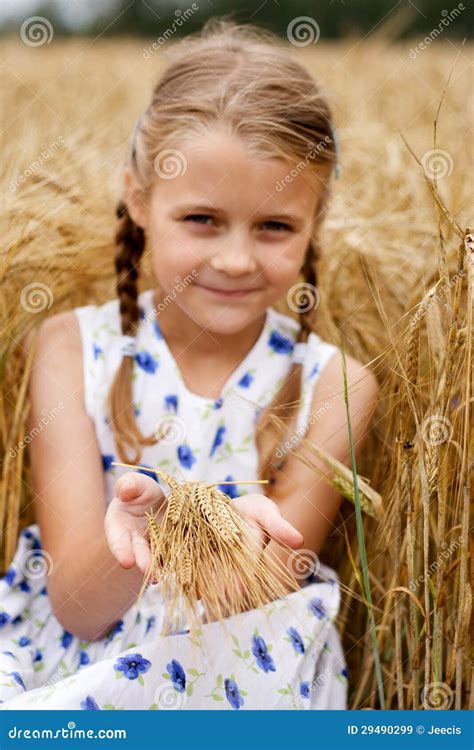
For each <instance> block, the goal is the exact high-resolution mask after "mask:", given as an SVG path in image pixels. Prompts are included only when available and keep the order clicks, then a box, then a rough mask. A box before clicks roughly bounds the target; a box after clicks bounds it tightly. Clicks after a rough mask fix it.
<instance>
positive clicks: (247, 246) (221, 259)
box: [209, 235, 257, 276]
mask: <svg viewBox="0 0 474 750" xmlns="http://www.w3.org/2000/svg"><path fill="white" fill-rule="evenodd" d="M209 266H210V267H211V268H212V269H213V270H214V271H221V272H222V273H226V274H227V275H228V276H243V275H244V274H248V273H252V272H254V271H255V270H256V269H257V261H256V258H255V255H254V250H253V245H252V241H251V240H250V239H249V238H248V237H247V236H240V237H239V236H236V235H234V236H229V237H228V238H227V239H225V240H224V241H223V242H222V244H221V245H220V247H219V250H218V251H217V252H215V253H214V254H213V256H212V258H211V259H210V261H209Z"/></svg>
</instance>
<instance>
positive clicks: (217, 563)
mask: <svg viewBox="0 0 474 750" xmlns="http://www.w3.org/2000/svg"><path fill="white" fill-rule="evenodd" d="M114 465H115V466H123V465H124V464H120V463H118V462H117V463H116V462H114ZM129 468H136V469H140V468H141V467H140V466H136V467H131V466H129ZM148 471H149V469H148ZM153 471H154V472H155V474H156V476H157V478H158V479H159V480H161V481H163V482H164V483H165V484H166V485H167V486H168V488H169V492H168V495H167V497H166V499H165V500H164V501H163V503H164V504H166V507H165V511H164V516H163V520H162V521H161V522H158V521H157V516H158V515H159V513H160V510H161V508H158V510H157V511H155V512H153V511H152V510H150V512H149V513H147V514H146V517H147V519H148V526H147V529H146V532H145V536H146V537H147V538H148V540H149V544H150V550H151V562H150V565H149V567H148V570H147V572H146V575H145V577H144V581H143V585H142V588H141V591H140V593H139V600H140V599H141V597H142V596H143V593H144V591H145V589H146V587H147V586H148V584H149V583H150V582H153V583H159V584H160V587H161V595H162V597H163V600H164V602H165V607H166V613H165V617H164V628H163V634H165V635H166V634H167V633H169V632H175V630H176V628H177V627H179V626H180V623H181V622H182V619H181V618H182V617H183V616H184V617H185V618H186V619H187V620H188V621H190V623H191V625H192V626H193V627H198V626H199V625H200V624H202V622H203V619H204V622H212V621H214V620H222V619H224V618H226V617H229V616H231V615H234V614H237V613H238V612H245V611H247V610H250V609H256V608H259V607H262V606H263V605H265V604H268V603H269V602H271V601H274V600H275V599H278V598H280V597H282V596H285V594H287V593H288V592H290V591H297V590H298V588H299V584H298V582H297V581H296V580H295V579H294V578H293V576H292V575H291V574H290V572H289V570H288V569H287V568H286V567H285V565H283V563H282V562H281V561H280V560H279V558H278V557H277V556H276V555H275V554H269V551H268V550H265V549H264V548H261V546H260V543H259V542H258V540H257V538H256V537H254V536H253V535H252V532H251V529H250V527H249V526H248V524H247V523H246V522H245V521H244V519H243V517H242V516H241V515H240V513H239V512H238V510H237V508H236V506H235V503H233V502H232V500H231V499H230V498H229V496H228V495H226V494H225V493H224V492H222V491H221V490H220V489H219V487H218V486H217V484H208V483H206V482H200V481H187V482H186V481H184V482H180V481H179V480H178V479H176V478H175V477H174V476H172V475H171V474H168V473H167V472H165V471H162V470H161V469H153ZM240 483H242V482H240ZM254 483H261V482H259V481H258V480H257V482H250V484H254ZM228 484H237V482H228ZM308 572H309V571H308ZM199 603H201V606H202V607H203V612H201V611H200V610H199ZM183 605H184V606H183Z"/></svg>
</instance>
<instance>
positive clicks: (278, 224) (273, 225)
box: [262, 221, 291, 232]
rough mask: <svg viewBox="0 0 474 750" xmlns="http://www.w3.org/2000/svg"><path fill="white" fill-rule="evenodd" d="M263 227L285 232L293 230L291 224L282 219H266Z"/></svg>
mask: <svg viewBox="0 0 474 750" xmlns="http://www.w3.org/2000/svg"><path fill="white" fill-rule="evenodd" d="M262 228H263V229H269V230H270V231H271V232H284V231H289V232H290V231H291V227H290V225H289V224H285V223H284V222H282V221H265V222H264V223H263V224H262Z"/></svg>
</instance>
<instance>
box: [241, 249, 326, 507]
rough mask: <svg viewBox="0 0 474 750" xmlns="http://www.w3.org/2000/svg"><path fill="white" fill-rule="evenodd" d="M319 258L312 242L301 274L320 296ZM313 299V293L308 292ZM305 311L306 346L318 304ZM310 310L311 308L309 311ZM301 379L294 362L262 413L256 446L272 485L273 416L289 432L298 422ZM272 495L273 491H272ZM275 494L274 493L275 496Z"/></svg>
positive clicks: (275, 460) (277, 438)
mask: <svg viewBox="0 0 474 750" xmlns="http://www.w3.org/2000/svg"><path fill="white" fill-rule="evenodd" d="M319 256H320V247H319V244H318V243H317V242H316V241H315V240H311V242H310V243H309V245H308V249H307V251H306V254H305V258H304V262H303V266H302V268H301V272H302V275H303V278H304V281H305V283H306V284H308V285H311V287H312V288H313V289H314V294H316V293H317V272H316V263H317V261H318V259H319ZM308 294H309V296H311V299H312V292H311V290H308ZM301 307H302V308H303V309H302V311H301V313H300V324H301V327H300V331H299V335H298V339H297V341H298V342H302V343H305V342H306V341H307V340H308V338H309V334H310V333H311V332H312V331H313V330H314V328H313V326H314V318H315V313H316V307H317V305H315V304H311V305H309V306H308V305H307V303H305V302H303V303H302V304H301ZM308 307H309V309H307V308H308ZM301 376H302V365H301V364H299V363H296V362H295V363H293V364H292V365H291V367H290V371H289V373H288V375H287V377H286V380H285V381H284V383H283V385H282V386H281V388H280V389H279V391H278V392H277V393H276V395H275V396H274V398H273V400H272V402H271V403H270V404H269V405H268V406H267V407H266V408H265V409H264V410H263V412H262V414H261V415H260V418H259V420H258V423H257V426H256V445H257V449H258V455H259V472H258V473H259V478H260V479H267V480H268V481H269V482H270V485H274V484H275V482H276V477H277V471H278V469H279V468H281V466H282V464H283V461H284V459H283V461H282V459H281V458H279V457H278V454H277V451H278V448H279V447H280V445H281V442H282V437H283V439H284V436H282V435H281V434H277V435H275V422H274V421H273V420H272V415H276V416H277V417H279V418H280V419H281V420H282V421H283V422H284V423H285V424H286V429H287V432H286V434H287V435H288V433H289V432H290V430H291V427H292V424H293V423H294V421H295V412H296V411H297V409H298V407H299V402H300V398H301ZM270 492H271V490H270ZM273 494H275V491H274V493H273Z"/></svg>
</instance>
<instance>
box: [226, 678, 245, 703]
mask: <svg viewBox="0 0 474 750" xmlns="http://www.w3.org/2000/svg"><path fill="white" fill-rule="evenodd" d="M224 687H225V697H226V698H227V700H228V701H229V703H230V705H231V706H232V708H234V709H239V708H240V707H241V706H243V705H244V699H243V698H242V696H241V695H240V692H239V688H238V687H237V684H236V683H235V682H234V680H229V679H228V678H226V679H225V680H224Z"/></svg>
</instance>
